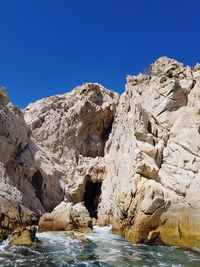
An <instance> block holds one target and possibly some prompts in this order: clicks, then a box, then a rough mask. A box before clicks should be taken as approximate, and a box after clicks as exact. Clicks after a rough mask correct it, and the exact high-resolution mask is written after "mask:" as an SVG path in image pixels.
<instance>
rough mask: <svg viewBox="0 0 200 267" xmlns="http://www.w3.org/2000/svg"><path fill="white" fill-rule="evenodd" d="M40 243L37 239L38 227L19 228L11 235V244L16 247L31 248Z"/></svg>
mask: <svg viewBox="0 0 200 267" xmlns="http://www.w3.org/2000/svg"><path fill="white" fill-rule="evenodd" d="M37 243H38V239H37V238H36V227H35V226H29V227H23V228H17V229H16V230H15V231H14V232H12V234H11V240H10V244H11V245H15V246H30V245H35V244H37Z"/></svg>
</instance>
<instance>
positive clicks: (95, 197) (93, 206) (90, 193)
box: [83, 181, 102, 219]
mask: <svg viewBox="0 0 200 267" xmlns="http://www.w3.org/2000/svg"><path fill="white" fill-rule="evenodd" d="M101 185H102V182H96V183H93V182H89V181H88V182H87V183H86V186H85V194H84V199H83V201H84V203H85V207H86V208H87V210H88V211H89V214H90V217H92V218H95V219H97V209H98V205H99V200H100V195H101Z"/></svg>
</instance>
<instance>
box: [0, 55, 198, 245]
mask: <svg viewBox="0 0 200 267" xmlns="http://www.w3.org/2000/svg"><path fill="white" fill-rule="evenodd" d="M199 107H200V66H199V65H196V66H195V67H194V68H190V67H185V66H183V65H182V64H180V63H178V62H177V61H175V60H173V59H169V58H166V57H162V58H160V59H158V60H157V61H156V62H155V63H154V64H152V65H151V67H150V70H149V74H148V75H142V74H140V75H138V76H128V77H127V84H126V90H125V92H124V93H123V94H122V95H121V96H120V97H119V96H118V94H116V93H114V92H112V91H109V90H107V89H105V88H104V87H103V86H101V85H99V84H94V83H89V84H84V85H82V86H79V87H77V88H75V89H74V90H72V91H71V92H70V93H66V94H63V95H57V96H52V97H48V98H45V99H42V100H39V101H37V102H35V103H32V104H30V105H29V106H28V107H27V108H26V109H25V110H23V111H20V110H19V109H18V108H16V107H13V106H12V104H11V103H9V100H8V98H7V95H6V93H5V91H4V90H1V91H0V150H1V152H2V153H1V154H0V183H1V186H0V204H1V205H0V226H1V227H0V228H1V229H2V230H4V229H7V228H10V229H13V228H16V227H17V226H18V225H20V224H21V225H25V224H34V223H36V222H37V220H38V219H39V217H41V215H43V214H44V215H43V216H42V217H41V219H40V224H39V228H40V229H41V231H45V229H52V230H55V229H62V230H63V229H72V228H81V227H83V228H92V218H93V221H95V223H96V222H97V223H98V224H100V225H106V224H112V228H113V231H114V232H117V233H121V234H123V235H124V236H125V237H126V238H127V239H128V240H131V241H132V242H145V243H147V244H173V245H181V246H188V247H193V246H197V247H200V224H199V221H200V194H199V191H200V176H199V169H200V168H199V167H200V145H199V144H200V115H199V114H200V111H199ZM73 218H75V219H73ZM74 222H75V224H76V226H74V225H75V224H74Z"/></svg>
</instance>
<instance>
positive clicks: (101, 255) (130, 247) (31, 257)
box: [0, 227, 200, 267]
mask: <svg viewBox="0 0 200 267" xmlns="http://www.w3.org/2000/svg"><path fill="white" fill-rule="evenodd" d="M37 237H38V238H39V240H40V241H41V242H40V243H39V245H38V246H37V248H33V247H16V246H12V247H10V246H9V243H8V241H4V242H3V243H1V245H0V266H2V267H8V266H9V267H20V266H21V267H22V266H23V267H32V266H38V267H39V266H40V267H43V266H44V267H55V266H58V267H61V266H80V267H81V266H105V267H106V266H108V267H109V266H127V267H128V266H143V267H149V266H155V267H157V266H163V267H164V266H169V267H175V266H176V267H184V266H185V267H186V266H187V267H189V266H192V267H198V266H199V267H200V250H198V249H195V248H194V249H183V248H179V247H172V246H171V247H166V246H159V247H153V246H146V245H134V244H131V243H129V242H127V241H126V240H124V239H123V238H122V237H120V236H117V235H113V234H112V233H111V231H110V228H109V227H94V232H93V233H91V234H87V235H86V237H87V238H88V239H90V240H91V242H90V243H82V242H81V241H78V240H75V239H71V238H70V237H67V236H65V235H64V233H63V232H46V233H38V234H37Z"/></svg>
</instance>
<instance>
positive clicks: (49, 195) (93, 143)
mask: <svg viewBox="0 0 200 267" xmlns="http://www.w3.org/2000/svg"><path fill="white" fill-rule="evenodd" d="M0 96H1V99H0V100H1V102H0V126H1V128H0V129H1V132H0V150H1V155H0V162H1V163H0V164H1V165H0V181H1V187H0V200H1V201H0V212H1V214H2V216H1V227H2V228H6V229H7V228H9V229H11V230H13V229H15V228H16V227H17V226H18V225H27V224H32V223H35V222H37V220H38V219H39V217H40V216H41V214H44V213H45V212H51V211H52V210H53V209H54V208H55V207H56V206H57V205H59V204H60V203H61V202H62V201H63V200H65V201H66V202H71V203H72V204H73V205H75V204H76V203H79V202H82V201H83V200H85V201H86V202H87V197H86V195H85V186H86V183H88V184H91V183H98V184H99V183H100V182H101V180H102V178H103V176H102V173H103V172H104V165H102V157H103V156H104V147H105V143H106V141H107V139H108V136H109V133H110V131H111V128H112V123H113V120H114V116H115V110H116V105H117V102H118V98H119V97H118V95H117V94H116V93H114V92H112V91H109V90H107V89H105V88H104V87H102V86H100V85H98V84H86V85H83V86H80V87H77V88H75V89H74V90H73V91H72V92H70V93H68V94H64V95H60V96H53V97H50V98H46V99H42V100H40V101H38V102H36V103H34V104H30V105H29V106H28V107H27V108H26V109H25V110H24V111H23V113H22V112H21V111H20V110H19V109H18V108H16V107H13V106H12V104H11V103H9V101H8V98H7V96H6V93H5V91H4V90H3V89H2V90H1V95H0ZM24 119H25V120H26V122H25V120H24ZM98 191H99V193H98V194H100V188H99V189H98ZM97 205H98V202H96V203H95V204H94V205H91V207H89V206H90V203H88V209H91V210H90V212H91V213H92V212H93V213H96V210H95V209H96V208H97Z"/></svg>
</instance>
